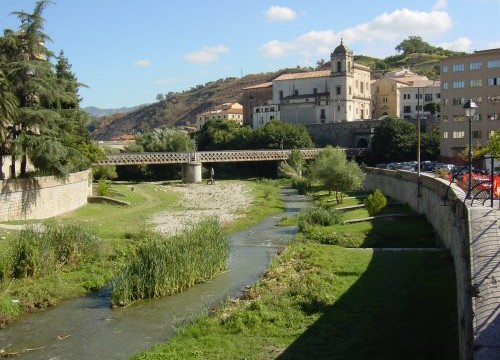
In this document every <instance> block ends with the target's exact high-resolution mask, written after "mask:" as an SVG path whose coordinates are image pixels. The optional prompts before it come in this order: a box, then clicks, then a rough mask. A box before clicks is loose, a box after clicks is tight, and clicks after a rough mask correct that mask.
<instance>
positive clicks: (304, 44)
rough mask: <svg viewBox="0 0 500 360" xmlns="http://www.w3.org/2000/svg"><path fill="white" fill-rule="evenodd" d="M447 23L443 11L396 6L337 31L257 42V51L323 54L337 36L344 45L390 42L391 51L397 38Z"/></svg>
mask: <svg viewBox="0 0 500 360" xmlns="http://www.w3.org/2000/svg"><path fill="white" fill-rule="evenodd" d="M451 26H452V21H451V18H450V16H449V15H448V13H447V12H445V11H431V12H424V11H413V10H408V9H398V10H395V11H393V12H391V13H383V14H381V15H379V16H377V17H376V18H374V19H373V20H371V21H369V22H366V23H363V24H359V25H356V26H354V27H351V28H347V29H344V30H341V31H339V32H337V33H334V32H333V30H323V31H309V32H308V33H305V34H303V35H301V36H298V37H296V38H295V39H293V40H291V41H279V40H272V41H269V42H267V43H266V44H264V45H262V46H260V48H259V52H260V53H261V54H262V55H263V56H266V57H284V56H287V55H289V54H294V55H301V56H309V55H315V56H325V55H328V54H329V53H330V52H331V51H332V50H333V48H334V47H335V46H336V45H337V43H338V42H340V37H342V38H343V39H344V41H345V43H346V44H347V45H348V46H349V45H352V44H354V43H358V44H367V45H372V44H374V43H378V44H380V46H378V47H379V48H380V49H382V48H383V47H384V46H391V47H390V51H392V50H393V48H394V47H395V46H396V45H397V44H398V42H400V41H401V40H403V39H405V38H407V37H408V36H411V35H418V36H422V37H423V38H424V39H427V38H432V37H436V36H439V35H442V34H444V33H445V32H446V31H448V30H449V29H450V28H451Z"/></svg>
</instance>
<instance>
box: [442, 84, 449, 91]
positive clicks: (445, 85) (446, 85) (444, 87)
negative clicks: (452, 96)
mask: <svg viewBox="0 0 500 360" xmlns="http://www.w3.org/2000/svg"><path fill="white" fill-rule="evenodd" d="M443 89H444V90H446V89H448V83H447V82H444V83H443Z"/></svg>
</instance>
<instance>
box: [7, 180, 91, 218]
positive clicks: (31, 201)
mask: <svg viewBox="0 0 500 360" xmlns="http://www.w3.org/2000/svg"><path fill="white" fill-rule="evenodd" d="M89 174H90V171H88V170H87V171H81V172H78V173H73V174H70V176H69V177H68V179H66V180H60V179H57V178H55V177H53V176H47V177H35V178H31V179H10V180H3V181H1V182H0V185H1V189H0V221H10V220H27V219H46V218H49V217H52V216H57V215H60V214H62V213H65V212H68V211H71V210H74V209H77V208H79V207H80V206H83V205H85V204H86V203H87V196H89V195H91V192H92V183H91V182H90V181H89Z"/></svg>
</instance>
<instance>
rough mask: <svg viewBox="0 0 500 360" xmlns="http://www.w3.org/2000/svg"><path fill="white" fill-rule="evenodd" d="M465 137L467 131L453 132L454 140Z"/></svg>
mask: <svg viewBox="0 0 500 360" xmlns="http://www.w3.org/2000/svg"><path fill="white" fill-rule="evenodd" d="M464 137H465V131H453V139H463V138H464Z"/></svg>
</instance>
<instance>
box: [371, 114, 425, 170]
mask: <svg viewBox="0 0 500 360" xmlns="http://www.w3.org/2000/svg"><path fill="white" fill-rule="evenodd" d="M416 144H417V129H416V127H415V126H414V125H412V124H411V123H409V122H408V121H406V120H403V119H400V118H394V117H387V118H385V119H383V120H382V121H381V122H380V123H379V124H378V125H377V126H376V127H375V130H374V134H373V139H372V148H371V152H370V155H369V157H370V162H372V163H376V162H391V161H407V160H411V159H416V156H417V155H416V153H417V148H416Z"/></svg>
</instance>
